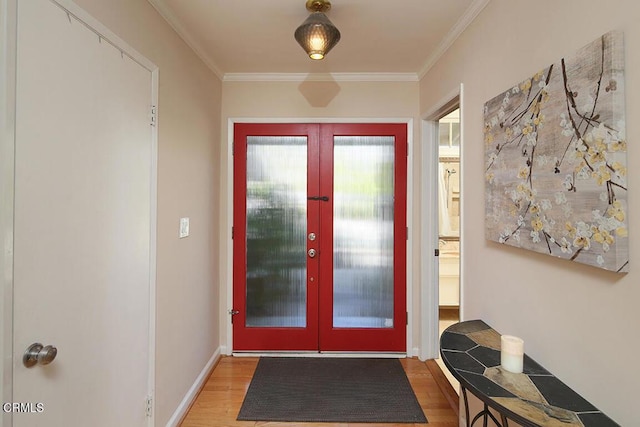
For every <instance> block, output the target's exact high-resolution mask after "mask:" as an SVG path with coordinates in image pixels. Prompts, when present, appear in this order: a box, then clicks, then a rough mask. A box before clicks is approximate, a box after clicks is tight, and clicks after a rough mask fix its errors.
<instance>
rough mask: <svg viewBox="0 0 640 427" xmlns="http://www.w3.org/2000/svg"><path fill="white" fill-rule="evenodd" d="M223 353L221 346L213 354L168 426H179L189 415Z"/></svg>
mask: <svg viewBox="0 0 640 427" xmlns="http://www.w3.org/2000/svg"><path fill="white" fill-rule="evenodd" d="M221 355H222V352H221V348H220V347H218V348H217V349H216V351H215V352H214V353H213V356H211V359H209V361H208V362H207V364H206V365H205V367H204V368H203V369H202V371H201V372H200V375H198V377H197V378H196V381H195V382H194V383H193V385H192V386H191V388H190V389H189V391H187V394H186V395H185V396H184V399H182V402H180V405H178V407H177V408H176V410H175V412H174V413H173V415H172V416H171V418H170V419H169V421H168V422H167V427H177V426H178V425H180V422H181V421H182V419H183V418H184V416H185V415H187V412H189V408H191V404H192V403H193V402H194V401H195V399H196V397H198V394H199V393H200V390H201V389H202V387H203V386H204V383H205V382H206V381H207V378H209V375H210V374H211V371H212V370H213V368H214V367H215V365H216V363H218V360H220V357H221Z"/></svg>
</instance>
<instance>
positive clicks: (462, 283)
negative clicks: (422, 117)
mask: <svg viewBox="0 0 640 427" xmlns="http://www.w3.org/2000/svg"><path fill="white" fill-rule="evenodd" d="M458 96H459V98H458V99H459V100H460V107H459V108H460V177H459V180H460V297H459V298H460V302H459V304H460V305H459V307H460V308H459V310H460V311H459V315H460V320H461V321H462V320H466V318H465V304H464V288H465V274H464V258H465V255H466V253H467V252H466V250H465V247H466V244H465V242H466V239H465V237H464V235H465V233H463V230H464V229H465V227H464V205H465V202H464V199H465V194H466V193H465V192H464V171H465V167H464V165H465V163H466V162H467V161H466V157H467V156H465V155H464V152H465V151H466V150H465V139H464V133H465V132H464V127H465V122H464V118H465V116H466V114H465V109H464V108H465V103H464V84H463V83H460V94H459V95H458Z"/></svg>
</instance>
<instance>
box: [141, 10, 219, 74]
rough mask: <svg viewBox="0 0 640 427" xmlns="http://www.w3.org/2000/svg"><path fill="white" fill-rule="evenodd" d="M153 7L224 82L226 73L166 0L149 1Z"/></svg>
mask: <svg viewBox="0 0 640 427" xmlns="http://www.w3.org/2000/svg"><path fill="white" fill-rule="evenodd" d="M148 1H149V3H150V4H151V6H153V8H154V9H155V10H157V11H158V13H159V14H160V16H162V17H163V18H164V20H165V21H167V23H168V24H169V25H170V26H171V28H173V29H174V30H175V32H176V33H178V36H180V38H181V39H182V40H183V41H184V42H185V43H186V44H187V46H189V47H190V48H191V50H193V52H194V53H195V54H196V55H197V56H198V58H200V59H201V60H202V62H204V64H205V65H206V66H207V67H208V68H209V69H210V70H211V71H213V73H214V74H215V75H216V76H218V78H220V79H221V80H222V78H223V77H224V73H223V72H222V71H221V70H220V68H219V67H218V66H217V65H216V63H215V61H214V60H213V58H212V57H211V56H210V55H209V54H207V53H206V49H205V48H204V46H202V45H201V44H200V43H199V42H197V41H196V40H195V39H194V38H193V37H191V34H190V32H189V31H188V30H187V29H186V28H185V27H184V25H182V23H181V22H180V20H179V19H178V18H177V17H176V16H175V15H174V14H173V12H172V11H171V8H170V7H169V6H167V5H166V4H165V2H164V0H148Z"/></svg>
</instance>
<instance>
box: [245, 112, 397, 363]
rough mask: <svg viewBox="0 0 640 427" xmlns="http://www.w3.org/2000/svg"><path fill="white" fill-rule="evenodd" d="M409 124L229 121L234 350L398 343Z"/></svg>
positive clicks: (373, 347)
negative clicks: (231, 123) (231, 136)
mask: <svg viewBox="0 0 640 427" xmlns="http://www.w3.org/2000/svg"><path fill="white" fill-rule="evenodd" d="M406 162H407V126H406V124H246V123H244V124H236V125H235V128H234V226H233V227H234V233H233V235H234V237H233V265H234V269H233V304H234V307H233V309H234V312H236V313H237V314H235V315H234V316H233V348H234V350H235V351H253V350H255V351H260V350H262V351H393V352H404V351H405V350H406V192H407V187H406V182H407V180H406Z"/></svg>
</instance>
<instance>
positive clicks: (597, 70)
mask: <svg viewBox="0 0 640 427" xmlns="http://www.w3.org/2000/svg"><path fill="white" fill-rule="evenodd" d="M607 43H610V42H608V41H607V39H606V38H605V36H603V37H602V38H601V39H600V40H599V41H598V43H597V44H595V43H594V44H592V45H591V46H590V47H589V49H593V50H591V51H590V52H591V53H589V54H585V57H584V58H585V59H584V60H585V61H586V62H584V63H581V62H579V60H580V59H579V58H578V62H575V63H572V64H571V65H570V64H569V63H568V61H566V60H565V59H564V58H563V59H562V60H561V61H560V68H561V73H555V75H554V65H555V64H552V65H551V66H549V67H548V68H546V69H545V70H542V71H540V72H538V73H536V74H535V75H534V76H532V77H531V78H529V79H526V80H524V81H523V82H521V83H520V84H518V85H516V86H514V87H513V88H511V89H510V90H508V91H506V92H504V93H503V94H502V95H501V96H500V97H496V98H494V99H493V100H491V101H490V102H489V103H487V104H485V129H484V138H485V144H486V152H487V158H486V169H485V174H486V180H487V182H488V185H489V188H500V189H502V191H503V192H504V196H502V195H500V193H496V194H497V197H499V198H501V199H502V198H504V199H505V201H507V202H508V205H507V209H508V213H507V214H500V213H499V212H498V213H494V214H493V215H494V216H495V215H500V218H502V217H505V216H506V218H508V217H510V218H513V221H514V222H513V223H511V224H509V223H508V222H505V221H504V220H503V219H496V221H498V222H497V223H499V224H501V225H502V227H503V228H502V231H500V234H499V238H498V239H497V240H498V241H499V242H501V243H506V242H508V241H511V240H514V239H515V240H516V241H517V242H518V243H519V242H520V241H521V239H523V238H525V239H530V242H531V243H532V244H534V245H536V244H543V243H542V240H544V245H545V249H544V252H547V253H549V254H554V253H555V252H556V251H559V253H561V254H564V255H565V257H567V258H570V259H571V260H576V258H578V256H580V255H582V254H588V255H589V256H590V257H593V256H594V254H595V258H596V263H597V264H600V265H601V264H602V263H604V257H603V255H604V254H606V253H607V252H608V251H609V250H610V248H611V246H612V245H613V244H614V243H615V242H616V238H622V237H626V235H627V231H626V222H625V217H626V212H625V209H626V204H624V203H622V202H623V201H625V202H626V197H623V198H622V199H621V198H620V197H619V192H626V190H627V188H626V173H627V170H626V165H625V161H624V159H625V156H624V153H625V152H626V141H625V139H624V130H623V129H622V126H624V121H623V120H624V116H622V121H621V122H619V123H613V122H612V120H613V119H615V117H617V116H615V114H613V112H612V110H611V108H612V105H613V104H612V103H613V100H614V99H615V98H614V97H613V96H614V94H615V93H616V91H617V90H618V81H617V80H616V74H615V73H614V72H613V71H612V68H611V67H610V66H609V67H608V65H610V64H611V59H610V58H608V56H607V55H609V53H608V52H609V51H610V50H611V48H609V51H608V50H607V49H608V48H607V46H608V45H607ZM594 52H595V55H594ZM593 56H596V57H598V59H599V61H598V62H597V63H596V64H594V63H593ZM608 61H609V62H608ZM554 76H555V77H554ZM552 79H553V80H552ZM605 79H606V80H605ZM552 81H553V82H555V83H553V85H554V86H551V84H552ZM605 82H606V83H605ZM605 84H606V86H605ZM554 88H556V89H554ZM558 89H559V90H558ZM605 95H606V96H605ZM603 97H604V98H605V100H606V102H607V104H606V105H605V106H604V107H601V106H600V103H601V100H602V99H603ZM550 101H553V102H550ZM562 105H564V107H563V108H562ZM545 114H549V115H551V116H552V117H553V118H555V117H557V118H558V121H559V124H560V128H561V131H557V132H556V131H551V130H550V129H549V128H544V130H543V127H544V126H545V124H547V125H548V120H547V118H546V117H545ZM541 131H543V134H544V135H545V137H544V138H545V139H544V140H540V138H541V136H540V135H541ZM563 138H567V142H566V143H562V142H561V141H562V140H563ZM540 143H542V144H543V145H542V146H541V145H540ZM516 153H519V154H518V155H519V156H520V158H521V160H517V157H514V156H515V155H516ZM554 154H555V155H556V156H557V157H553V155H554ZM517 164H519V165H520V166H517ZM546 165H550V166H551V168H552V169H551V170H550V171H549V172H546V171H545V166H546ZM558 175H560V176H564V180H563V178H560V177H559V178H560V179H553V178H552V177H553V176H558ZM496 179H498V180H499V183H500V184H495V183H494V180H496ZM554 182H556V183H558V184H561V185H560V186H561V187H563V188H564V190H563V191H564V194H563V192H562V190H560V189H558V190H553V188H555V186H557V184H553V183H554ZM495 185H499V187H494V186H495ZM540 186H543V187H542V188H538V187H540ZM598 187H602V188H603V191H602V192H601V193H600V203H601V204H600V205H599V206H600V207H598V203H599V202H598V200H594V201H592V202H589V206H593V207H592V208H587V209H590V210H586V211H585V210H584V206H582V204H583V203H584V202H580V204H581V206H580V212H579V215H577V216H576V212H574V207H573V206H572V203H573V201H574V200H578V199H576V198H577V197H578V196H577V195H576V194H577V193H580V192H583V191H586V192H587V193H589V192H593V191H594V190H595V189H597V188H598ZM554 191H555V193H554ZM580 197H581V198H580V199H579V200H585V199H584V197H585V196H580ZM576 203H577V202H576ZM509 206H510V207H509ZM562 216H564V217H565V218H566V219H562ZM496 218H498V217H496ZM506 218H505V219H506ZM569 218H571V219H573V221H571V220H568V219H569ZM488 220H490V217H489V216H488ZM562 225H564V226H562ZM525 230H526V231H529V235H528V236H526V237H523V236H522V235H523V234H524V233H522V232H523V231H525ZM594 243H597V244H599V246H598V247H599V249H598V250H595V249H594V246H593V244H594ZM516 245H518V244H516ZM540 249H542V248H540ZM540 251H541V252H542V250H540ZM594 251H595V252H594ZM616 268H617V267H616Z"/></svg>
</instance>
